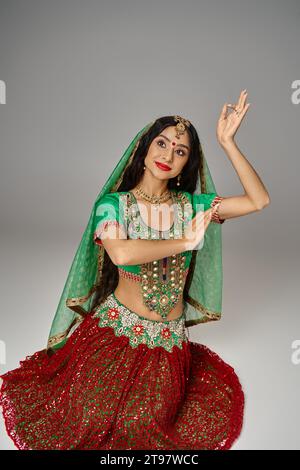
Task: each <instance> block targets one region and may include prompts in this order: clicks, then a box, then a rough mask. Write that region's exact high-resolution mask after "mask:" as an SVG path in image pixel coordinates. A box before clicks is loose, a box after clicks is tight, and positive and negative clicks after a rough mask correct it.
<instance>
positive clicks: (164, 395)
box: [0, 293, 244, 450]
mask: <svg viewBox="0 0 300 470" xmlns="http://www.w3.org/2000/svg"><path fill="white" fill-rule="evenodd" d="M0 377H1V378H2V379H3V383H2V386H1V392H0V405H1V406H2V412H3V416H4V419H5V425H6V430H7V433H8V435H9V436H10V437H11V439H12V440H13V441H14V443H15V445H16V447H17V448H18V449H22V450H25V449H26V450H37V449H40V450H70V449H77V450H81V449H82V450H88V449H97V450H112V449H161V450H179V449H180V450H196V449H197V450H225V449H229V448H230V447H231V446H232V444H233V442H234V441H235V440H236V439H237V437H238V436H239V434H240V432H241V428H242V423H243V412H244V393H243V390H242V387H241V384H240V382H239V379H238V377H237V375H236V373H235V371H234V369H233V368H232V367H231V366H230V365H229V364H226V363H225V362H224V361H223V360H222V359H221V358H220V357H219V356H218V355H217V354H216V353H214V352H213V351H211V350H210V349H209V348H208V347H206V346H204V345H202V344H198V343H194V342H192V341H190V340H189V339H188V336H187V335H186V329H185V326H184V312H183V314H182V316H181V317H180V318H178V319H176V320H170V321H165V322H161V321H156V320H149V319H147V318H145V317H141V316H139V315H137V314H136V313H135V312H133V311H132V310H130V309H128V308H127V307H126V306H125V305H123V304H122V303H121V302H120V301H119V300H118V299H117V298H116V297H115V295H114V293H112V294H110V295H109V296H108V297H107V299H106V300H105V301H104V302H102V304H101V305H100V306H98V308H97V309H96V310H94V311H93V312H92V313H91V314H90V315H89V316H87V317H85V318H84V320H83V321H82V322H81V323H80V324H79V326H78V327H77V328H76V329H75V331H73V333H72V334H71V335H70V336H69V338H68V339H67V341H66V343H65V344H64V345H63V346H62V347H61V348H60V349H58V350H57V351H56V352H55V354H53V355H52V356H49V355H47V353H46V350H45V349H44V350H42V351H37V352H35V353H34V354H33V355H31V356H26V359H25V360H24V361H20V366H19V367H18V368H17V369H14V370H11V371H9V372H7V373H5V374H2V375H1V376H0Z"/></svg>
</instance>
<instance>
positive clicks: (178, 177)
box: [176, 175, 181, 186]
mask: <svg viewBox="0 0 300 470" xmlns="http://www.w3.org/2000/svg"><path fill="white" fill-rule="evenodd" d="M180 178H181V175H178V176H177V183H176V185H177V186H180V182H179V180H180Z"/></svg>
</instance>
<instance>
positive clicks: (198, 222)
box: [183, 209, 212, 251]
mask: <svg viewBox="0 0 300 470" xmlns="http://www.w3.org/2000/svg"><path fill="white" fill-rule="evenodd" d="M211 216H212V209H207V210H206V211H198V212H197V213H196V215H195V217H193V218H192V220H191V221H190V222H189V224H188V225H187V226H186V228H185V230H184V235H183V239H184V244H185V250H187V251H189V250H194V249H195V247H196V246H197V245H198V244H199V243H200V241H201V240H202V239H203V237H204V235H205V232H206V229H207V227H208V226H209V223H210V221H211Z"/></svg>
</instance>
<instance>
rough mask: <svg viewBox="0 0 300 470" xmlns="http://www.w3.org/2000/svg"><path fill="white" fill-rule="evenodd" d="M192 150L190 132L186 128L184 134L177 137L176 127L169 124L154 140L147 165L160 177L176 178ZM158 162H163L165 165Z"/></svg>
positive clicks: (148, 154) (147, 158)
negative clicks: (161, 165)
mask: <svg viewBox="0 0 300 470" xmlns="http://www.w3.org/2000/svg"><path fill="white" fill-rule="evenodd" d="M190 151H191V147H190V142H189V134H188V132H187V131H186V130H185V131H184V134H180V136H179V138H177V137H176V127H175V126H169V127H166V128H165V129H164V130H163V131H161V133H160V134H159V135H158V136H157V137H155V138H154V139H153V140H152V142H151V144H150V147H149V150H148V153H147V156H146V158H145V166H146V168H147V169H148V170H150V171H151V173H152V174H153V176H155V177H156V178H158V179H169V178H174V177H176V176H177V175H179V173H181V171H182V169H183V167H184V165H185V164H186V162H187V161H188V158H189V155H190ZM157 163H161V164H163V167H160V166H159V165H157ZM164 168H166V169H164ZM168 168H169V169H168Z"/></svg>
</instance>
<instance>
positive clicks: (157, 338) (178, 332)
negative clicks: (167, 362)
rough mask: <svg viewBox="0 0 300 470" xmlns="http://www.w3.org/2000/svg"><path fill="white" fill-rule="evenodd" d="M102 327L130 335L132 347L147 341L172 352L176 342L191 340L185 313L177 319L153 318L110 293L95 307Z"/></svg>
mask: <svg viewBox="0 0 300 470" xmlns="http://www.w3.org/2000/svg"><path fill="white" fill-rule="evenodd" d="M93 317H94V318H99V322H98V325H99V327H107V326H109V327H111V328H113V330H114V333H115V335H116V336H127V337H128V338H129V343H130V345H131V346H132V347H137V346H138V345H139V344H146V345H147V346H148V347H149V348H152V349H153V348H155V347H159V346H161V347H163V348H164V349H166V350H167V351H169V352H171V351H172V349H173V347H174V346H175V345H176V346H178V348H180V349H182V343H183V342H185V341H188V337H187V335H186V330H185V322H184V312H183V313H182V315H181V316H180V317H179V318H176V319H175V320H168V321H159V320H150V319H148V318H145V317H142V316H140V315H138V314H137V313H135V312H133V311H132V310H130V309H129V308H127V307H126V306H125V305H123V304H122V303H121V302H119V300H118V299H116V297H115V295H114V293H111V294H110V295H109V296H108V297H107V298H106V299H105V300H104V301H103V302H102V303H101V304H100V305H99V306H98V308H97V309H96V310H95V312H94V313H93Z"/></svg>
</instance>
